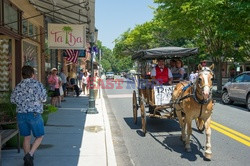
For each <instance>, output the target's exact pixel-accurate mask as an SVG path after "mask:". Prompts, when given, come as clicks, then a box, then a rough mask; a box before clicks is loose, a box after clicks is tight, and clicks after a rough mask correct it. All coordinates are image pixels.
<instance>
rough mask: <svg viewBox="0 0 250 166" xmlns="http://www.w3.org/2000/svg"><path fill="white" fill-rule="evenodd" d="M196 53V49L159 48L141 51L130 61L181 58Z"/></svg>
mask: <svg viewBox="0 0 250 166" xmlns="http://www.w3.org/2000/svg"><path fill="white" fill-rule="evenodd" d="M197 53H198V48H183V47H159V48H152V49H148V50H141V51H139V52H137V53H136V54H135V55H133V56H132V59H133V60H135V59H138V60H147V59H158V58H166V59H167V58H174V57H176V58H181V57H187V56H190V55H194V54H197Z"/></svg>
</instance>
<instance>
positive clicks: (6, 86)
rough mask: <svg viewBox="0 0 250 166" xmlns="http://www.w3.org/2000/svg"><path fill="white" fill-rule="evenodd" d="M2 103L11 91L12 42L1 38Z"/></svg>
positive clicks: (0, 93)
mask: <svg viewBox="0 0 250 166" xmlns="http://www.w3.org/2000/svg"><path fill="white" fill-rule="evenodd" d="M0 55H1V56H0V102H3V101H4V100H5V99H6V97H7V96H8V92H9V91H10V90H11V84H12V80H11V78H12V75H11V73H13V72H12V71H11V40H10V39H1V38H0Z"/></svg>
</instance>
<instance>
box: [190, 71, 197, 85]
mask: <svg viewBox="0 0 250 166" xmlns="http://www.w3.org/2000/svg"><path fill="white" fill-rule="evenodd" d="M195 80H196V74H195V73H194V72H193V71H192V72H191V74H190V75H189V81H190V82H192V83H194V82H195Z"/></svg>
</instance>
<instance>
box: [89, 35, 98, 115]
mask: <svg viewBox="0 0 250 166" xmlns="http://www.w3.org/2000/svg"><path fill="white" fill-rule="evenodd" d="M94 43H95V36H94V33H91V34H90V53H91V62H90V65H91V75H90V79H89V80H90V89H89V107H88V110H87V114H98V111H97V109H96V107H95V97H94V85H93V80H94V64H93V60H94V54H95V51H94V50H93V46H94Z"/></svg>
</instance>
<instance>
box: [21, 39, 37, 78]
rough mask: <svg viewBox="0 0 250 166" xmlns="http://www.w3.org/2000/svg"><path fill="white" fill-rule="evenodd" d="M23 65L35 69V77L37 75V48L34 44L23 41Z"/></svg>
mask: <svg viewBox="0 0 250 166" xmlns="http://www.w3.org/2000/svg"><path fill="white" fill-rule="evenodd" d="M23 63H24V64H23V65H30V66H32V67H33V68H34V69H35V76H36V77H37V76H38V75H37V74H38V47H37V46H36V45H34V44H31V43H28V42H26V41H23Z"/></svg>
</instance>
